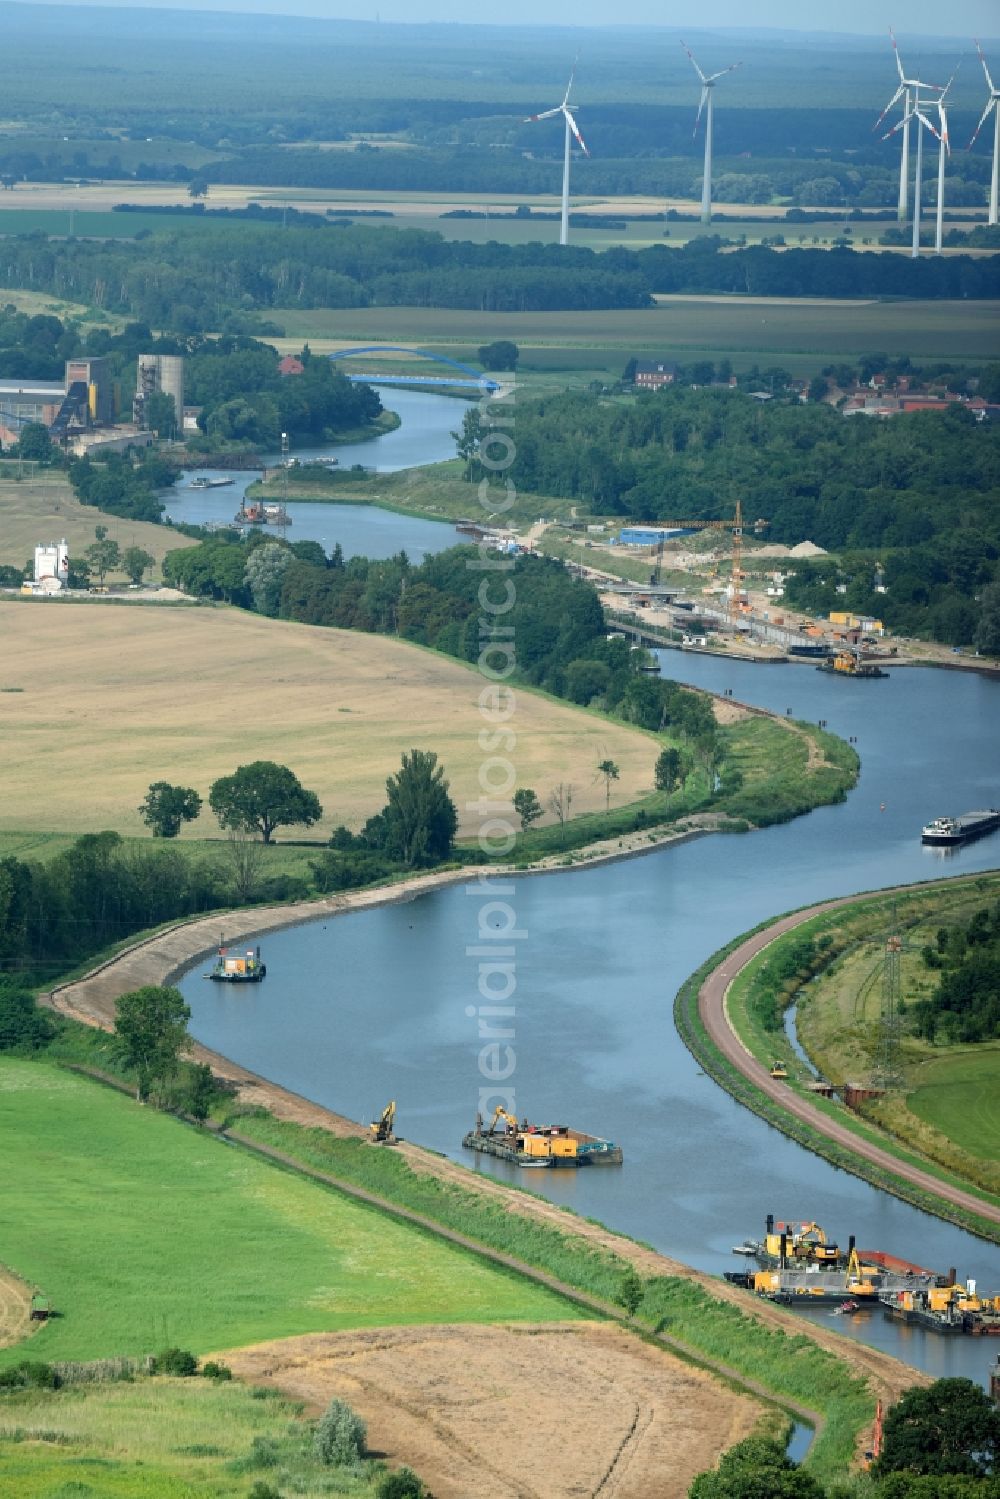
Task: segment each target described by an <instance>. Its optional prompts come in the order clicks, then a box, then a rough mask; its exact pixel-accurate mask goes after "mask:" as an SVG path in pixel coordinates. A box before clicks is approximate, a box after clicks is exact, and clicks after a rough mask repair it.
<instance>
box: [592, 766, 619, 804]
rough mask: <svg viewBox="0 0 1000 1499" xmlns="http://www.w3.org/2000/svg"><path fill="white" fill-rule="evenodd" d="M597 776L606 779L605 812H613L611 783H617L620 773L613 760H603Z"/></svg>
mask: <svg viewBox="0 0 1000 1499" xmlns="http://www.w3.org/2000/svg"><path fill="white" fill-rule="evenodd" d="M597 774H598V775H599V776H603V777H604V810H605V812H610V811H611V782H612V781H617V779H618V777H619V775H620V771H619V769H618V766H617V765H616V764H615V762H614V761H613V760H602V761H601V763H600V764H599V765H598V767H597Z"/></svg>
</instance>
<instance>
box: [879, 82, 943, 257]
mask: <svg viewBox="0 0 1000 1499" xmlns="http://www.w3.org/2000/svg"><path fill="white" fill-rule="evenodd" d="M910 87H911V88H912V89H913V98H912V101H911V103H910V107H909V110H908V111H907V113H906V114H905V115H904V116H903V118H902V119H901V120H900V121H899V122H898V123H897V124H895V125H893V127H892V129H891V130H890V131H889V133H888V135H884V136H883V137H882V139H883V140H885V141H887V140H888V139H889V136H890V135H895V134H896V131H897V130H902V131H904V133H905V132H906V131H907V130H908V128H909V124H910V121H911V120H916V122H917V173H916V177H915V178H914V181H913V248H912V249H911V251H910V254H911V256H912V258H913V259H914V260H917V259H918V258H919V256H920V189H921V186H922V179H923V172H924V130H929V131H930V133H931V135H933V136H934V138H935V139H936V140H940V139H941V135H940V132H939V131H937V130H935V128H934V126H933V125H932V124H931V122H930V120H929V119H928V118H927V116H926V115H925V114H924V112H923V110H922V109H921V108H920V106H921V104H922V102H923V101H922V99H921V98H920V90H921V89H922V88H928V87H936V85H928V84H925V83H913V82H911V84H910ZM941 94H942V97H943V94H944V90H941ZM939 181H940V178H939Z"/></svg>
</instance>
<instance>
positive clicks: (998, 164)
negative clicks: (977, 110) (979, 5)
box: [968, 42, 1000, 224]
mask: <svg viewBox="0 0 1000 1499" xmlns="http://www.w3.org/2000/svg"><path fill="white" fill-rule="evenodd" d="M976 51H977V52H978V53H979V61H980V62H981V63H982V65H983V72H984V73H985V74H986V86H987V88H988V89H989V91H990V97H989V99H988V100H987V103H986V108H985V109H984V110H983V117H982V119H981V120H980V121H979V124H978V125H977V126H976V129H975V133H974V135H973V137H972V139H971V141H970V142H969V145H968V149H969V150H970V151H971V150H972V148H973V146H974V145H975V144H976V140H977V138H978V136H979V132H980V130H982V128H983V126H984V125H985V124H986V120H987V117H988V115H989V112H990V110H991V109H992V111H993V176H992V177H991V178H990V223H991V224H995V223H996V221H997V196H998V194H997V189H998V187H1000V89H998V88H995V87H994V85H993V79H992V78H991V77H990V70H989V68H988V67H987V66H986V58H985V57H984V56H983V49H982V47H980V45H979V43H978V42H977V43H976Z"/></svg>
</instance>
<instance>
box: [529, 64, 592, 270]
mask: <svg viewBox="0 0 1000 1499" xmlns="http://www.w3.org/2000/svg"><path fill="white" fill-rule="evenodd" d="M575 77H576V63H574V64H573V71H572V73H570V75H569V83H567V85H566V92H565V94H564V95H563V101H562V103H561V104H557V105H556V107H555V109H547V110H545V112H544V113H543V114H540V115H529V116H528V118H527V119H526V120H525V122H524V123H525V124H526V125H532V124H534V123H535V122H536V121H537V120H551V119H554V118H555V116H556V115H562V116H563V119H564V120H565V122H566V145H565V147H564V149H563V184H562V222H561V223H560V226H559V243H560V244H561V245H568V244H569V158H570V151H571V148H572V145H573V140H574V139H576V141H577V142H578V143H579V146H580V150H581V151H582V152H583V154H584V156H589V155H590V152H589V151H588V150H587V147H586V144H585V142H584V139H583V136H582V135H581V134H580V131H579V129H578V128H577V123H576V120H575V119H574V118H573V112H572V110H571V109H570V107H569V96H570V90H571V89H572V87H573V79H574V78H575Z"/></svg>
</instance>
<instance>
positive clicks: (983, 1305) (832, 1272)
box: [726, 1214, 1000, 1337]
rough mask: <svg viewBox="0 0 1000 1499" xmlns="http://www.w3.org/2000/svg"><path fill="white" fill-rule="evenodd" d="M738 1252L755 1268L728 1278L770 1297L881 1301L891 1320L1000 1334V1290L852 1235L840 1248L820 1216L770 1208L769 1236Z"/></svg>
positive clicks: (845, 1304)
mask: <svg viewBox="0 0 1000 1499" xmlns="http://www.w3.org/2000/svg"><path fill="white" fill-rule="evenodd" d="M733 1253H734V1254H741V1255H744V1256H746V1258H747V1259H752V1260H754V1261H755V1262H756V1265H757V1268H755V1269H749V1268H748V1269H747V1270H745V1271H740V1272H728V1273H727V1274H726V1279H727V1280H728V1281H730V1282H731V1283H732V1284H735V1285H740V1286H744V1287H745V1288H746V1289H747V1290H749V1291H753V1292H755V1294H756V1295H758V1296H761V1297H763V1298H765V1299H766V1300H768V1301H776V1302H781V1303H784V1304H791V1305H798V1306H806V1305H815V1304H819V1305H823V1304H824V1303H835V1304H836V1305H837V1307H838V1310H846V1309H848V1308H849V1309H850V1310H851V1311H861V1310H863V1309H865V1308H871V1309H875V1308H878V1307H881V1309H882V1311H883V1313H884V1315H885V1316H886V1317H888V1318H890V1319H891V1320H892V1321H896V1322H906V1323H910V1324H913V1325H917V1326H922V1327H927V1328H930V1329H932V1330H933V1331H936V1332H956V1333H965V1334H967V1335H969V1336H973V1337H979V1336H982V1335H984V1334H997V1335H1000V1296H994V1297H989V1296H981V1295H979V1294H978V1293H977V1291H976V1283H975V1281H971V1280H970V1281H969V1282H968V1284H967V1285H961V1284H960V1283H959V1282H958V1278H957V1275H956V1272H955V1271H954V1270H953V1269H952V1270H949V1271H948V1273H947V1274H946V1275H940V1274H938V1273H937V1272H936V1271H933V1270H926V1269H924V1268H923V1267H922V1266H920V1265H915V1264H912V1263H911V1262H910V1261H909V1260H904V1259H900V1258H899V1257H898V1256H896V1255H892V1254H886V1253H884V1252H883V1251H881V1250H876V1249H858V1248H857V1246H856V1244H855V1241H854V1235H853V1234H852V1235H851V1236H850V1238H849V1239H848V1242H847V1247H846V1249H844V1248H841V1246H840V1245H838V1244H837V1243H835V1242H833V1241H832V1240H831V1239H829V1238H828V1237H827V1235H826V1233H825V1232H824V1230H823V1229H822V1228H821V1227H820V1226H819V1224H818V1223H807V1222H794V1221H791V1222H776V1221H775V1219H774V1217H773V1216H772V1215H770V1214H769V1215H768V1219H767V1226H766V1231H765V1234H764V1237H763V1239H747V1240H745V1241H744V1243H743V1244H740V1245H737V1246H735V1247H734V1250H733Z"/></svg>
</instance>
